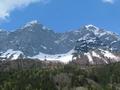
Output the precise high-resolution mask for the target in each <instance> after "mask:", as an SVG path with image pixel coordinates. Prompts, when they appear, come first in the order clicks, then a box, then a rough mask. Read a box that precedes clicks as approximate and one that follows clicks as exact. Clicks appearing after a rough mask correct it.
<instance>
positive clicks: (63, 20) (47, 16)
mask: <svg viewBox="0 0 120 90" xmlns="http://www.w3.org/2000/svg"><path fill="white" fill-rule="evenodd" d="M4 1H9V0H1V1H0V5H4V6H3V7H0V8H1V9H0V12H3V13H0V28H4V29H6V30H15V29H17V28H20V27H22V26H23V25H24V24H25V23H27V22H29V21H31V20H38V21H39V22H40V23H41V24H43V25H45V26H47V27H49V28H51V29H53V30H54V31H56V32H64V31H69V30H74V29H78V28H79V27H80V26H83V25H86V24H94V25H96V26H98V27H101V28H104V29H107V30H109V31H113V32H116V33H119V34H120V1H119V0H49V1H48V0H47V1H46V0H41V1H40V0H13V2H9V3H7V5H6V2H4ZM15 1H16V2H18V1H20V3H15ZM23 1H26V2H23ZM30 1H31V2H30ZM3 2H4V3H3ZM19 4H20V5H19ZM5 5H6V6H5ZM10 5H11V6H14V7H13V8H11V6H10Z"/></svg>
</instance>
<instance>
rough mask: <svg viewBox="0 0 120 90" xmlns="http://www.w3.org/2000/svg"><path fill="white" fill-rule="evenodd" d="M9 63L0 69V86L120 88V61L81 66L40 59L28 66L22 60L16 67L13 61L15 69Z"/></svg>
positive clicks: (15, 89) (4, 89) (6, 89)
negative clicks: (41, 60) (46, 61)
mask: <svg viewBox="0 0 120 90" xmlns="http://www.w3.org/2000/svg"><path fill="white" fill-rule="evenodd" d="M28 63H29V64H30V62H28ZM32 63H33V62H32ZM37 63H38V62H37ZM17 64H18V63H17ZM2 65H3V64H2ZM9 65H10V64H8V63H7V67H6V66H4V68H5V67H6V68H7V69H3V70H0V90H120V63H112V64H108V65H94V66H92V65H89V66H86V67H81V66H80V65H78V64H73V63H69V64H58V65H57V63H55V64H52V63H49V64H47V63H43V62H40V64H39V65H36V64H35V63H34V64H32V65H30V66H29V68H28V67H26V66H24V65H25V62H23V66H20V65H21V64H20V65H19V68H17V67H15V62H14V69H13V67H12V68H10V66H9ZM8 66H9V67H8ZM12 66H13V65H12ZM2 67H3V66H1V68H2ZM8 68H9V69H8Z"/></svg>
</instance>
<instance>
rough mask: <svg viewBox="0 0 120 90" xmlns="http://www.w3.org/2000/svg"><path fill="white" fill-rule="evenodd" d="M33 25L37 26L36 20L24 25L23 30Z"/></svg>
mask: <svg viewBox="0 0 120 90" xmlns="http://www.w3.org/2000/svg"><path fill="white" fill-rule="evenodd" d="M35 24H38V21H37V20H33V21H30V22H28V23H27V24H25V26H24V28H26V27H30V26H32V25H35Z"/></svg>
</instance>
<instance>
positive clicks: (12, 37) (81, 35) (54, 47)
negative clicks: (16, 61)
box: [0, 20, 120, 57]
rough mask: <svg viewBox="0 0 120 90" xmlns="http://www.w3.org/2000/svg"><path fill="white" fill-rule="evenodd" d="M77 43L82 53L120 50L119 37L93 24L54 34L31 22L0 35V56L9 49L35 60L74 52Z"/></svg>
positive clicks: (35, 22) (37, 23) (36, 22)
mask: <svg viewBox="0 0 120 90" xmlns="http://www.w3.org/2000/svg"><path fill="white" fill-rule="evenodd" d="M77 41H79V43H80V47H81V52H83V51H85V52H86V53H87V52H89V51H90V50H91V49H92V50H93V49H94V50H95V49H99V50H100V49H102V50H106V51H109V52H111V53H115V52H119V51H120V36H119V35H117V34H115V33H112V32H109V31H106V30H104V29H100V28H98V27H96V26H94V25H85V26H83V27H81V28H80V29H78V30H74V31H70V32H64V33H56V32H54V31H52V30H49V29H48V28H46V27H45V26H44V25H42V24H40V23H39V22H38V21H36V20H34V21H31V22H28V23H27V24H25V26H24V27H22V28H20V29H18V30H15V31H14V32H9V33H8V32H5V31H4V32H0V42H2V43H1V44H0V52H1V56H2V55H5V54H4V53H6V52H8V51H10V50H11V51H19V52H22V54H24V55H25V56H26V57H34V56H36V55H39V54H40V53H44V54H47V55H48V54H49V55H55V54H57V55H59V54H64V53H67V52H69V51H71V50H73V49H74V48H75V46H76V42H77ZM81 44H83V45H81ZM85 45H86V47H83V46H85ZM15 53H17V52H15ZM15 53H13V56H14V54H15Z"/></svg>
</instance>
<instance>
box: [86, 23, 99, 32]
mask: <svg viewBox="0 0 120 90" xmlns="http://www.w3.org/2000/svg"><path fill="white" fill-rule="evenodd" d="M85 27H86V29H87V30H95V31H98V30H99V28H98V27H96V26H95V25H92V24H89V25H85Z"/></svg>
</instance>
